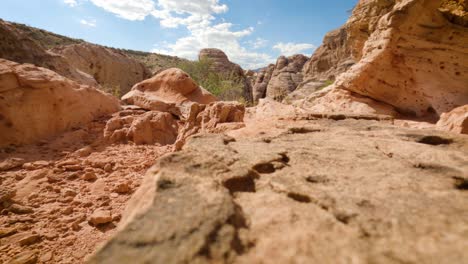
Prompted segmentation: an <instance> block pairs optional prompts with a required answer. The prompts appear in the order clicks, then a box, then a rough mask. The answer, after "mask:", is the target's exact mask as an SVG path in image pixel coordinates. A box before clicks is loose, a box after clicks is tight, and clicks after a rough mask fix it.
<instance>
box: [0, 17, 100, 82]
mask: <svg viewBox="0 0 468 264" xmlns="http://www.w3.org/2000/svg"><path fill="white" fill-rule="evenodd" d="M0 58H3V59H7V60H10V61H15V62H19V63H31V64H34V65H37V66H39V67H44V68H47V69H50V70H52V71H55V72H57V73H58V74H60V75H62V76H65V77H67V78H69V79H71V80H74V81H77V82H79V83H81V84H87V85H97V82H96V80H94V78H93V77H92V76H90V75H89V74H86V73H84V72H82V71H80V70H77V69H75V67H73V66H72V65H71V64H70V63H69V62H68V61H67V60H66V59H65V58H64V57H62V56H60V55H58V54H55V53H53V52H50V51H47V50H45V48H43V47H42V46H41V45H39V44H38V43H37V42H36V41H34V40H32V39H31V38H29V37H28V36H27V35H26V34H25V33H23V32H22V31H20V30H18V29H17V28H16V27H15V26H14V25H13V24H11V23H8V22H5V21H3V20H0Z"/></svg>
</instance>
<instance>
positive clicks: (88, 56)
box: [52, 43, 151, 95]
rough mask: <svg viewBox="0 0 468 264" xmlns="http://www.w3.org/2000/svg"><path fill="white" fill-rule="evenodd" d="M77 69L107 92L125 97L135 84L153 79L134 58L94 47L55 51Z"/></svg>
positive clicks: (86, 45)
mask: <svg viewBox="0 0 468 264" xmlns="http://www.w3.org/2000/svg"><path fill="white" fill-rule="evenodd" d="M52 51H53V52H54V53H57V54H61V55H62V56H64V57H65V58H66V59H67V60H68V62H69V63H70V64H71V65H72V66H73V67H75V68H77V69H79V70H81V71H83V72H85V73H87V74H89V75H91V76H93V77H94V79H96V81H97V82H98V83H99V84H101V85H102V86H103V89H105V90H106V91H107V92H113V93H115V94H120V95H124V94H126V93H127V92H129V91H130V89H131V88H132V87H133V85H135V84H136V83H139V82H141V81H143V80H145V79H147V78H149V77H151V73H150V71H149V70H148V69H147V68H146V67H145V66H144V65H143V64H142V63H141V62H138V61H136V60H135V59H133V58H130V57H129V56H127V55H125V54H124V53H119V52H118V51H117V50H111V49H107V48H104V47H101V46H98V45H93V44H87V43H85V44H75V45H68V46H63V47H58V48H55V49H53V50H52Z"/></svg>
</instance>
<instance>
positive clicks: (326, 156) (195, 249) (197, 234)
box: [89, 106, 468, 263]
mask: <svg viewBox="0 0 468 264" xmlns="http://www.w3.org/2000/svg"><path fill="white" fill-rule="evenodd" d="M288 107H291V106H288ZM265 121H266V122H270V123H269V124H271V120H265ZM288 122H289V121H286V120H285V121H284V122H281V121H279V120H276V119H275V120H274V123H275V124H276V125H277V126H281V125H284V126H285V129H284V132H286V131H287V133H280V134H278V135H277V136H271V134H267V135H270V138H269V140H260V139H259V138H252V137H251V136H250V135H245V136H244V137H237V138H227V137H226V136H214V135H204V136H195V137H193V138H192V139H191V140H190V141H189V142H188V143H187V144H186V145H185V146H184V148H183V150H182V151H181V152H177V153H173V154H170V155H166V156H164V157H163V158H162V159H160V160H159V161H158V163H157V165H156V166H155V167H154V168H152V169H151V170H150V171H148V173H147V175H146V176H145V179H144V182H143V183H142V185H141V188H140V189H138V190H137V192H136V193H135V195H134V196H133V197H132V199H131V201H130V203H129V204H128V206H127V210H126V213H124V215H123V218H122V221H121V225H120V227H119V231H118V233H117V234H116V235H115V236H114V237H113V238H111V239H110V241H108V242H107V243H106V244H105V245H104V246H103V247H102V248H101V249H99V250H98V252H97V253H96V254H95V255H94V256H93V257H92V258H91V260H90V262H89V263H126V262H137V263H144V262H151V261H154V260H155V259H156V260H157V261H158V262H159V261H160V262H163V263H188V262H191V263H295V262H304V263H328V262H332V263H347V262H349V261H350V260H352V261H354V262H356V263H361V262H362V263H366V262H375V263H387V262H393V261H394V260H395V259H398V260H399V261H401V262H414V263H426V262H435V263H439V262H443V263H445V262H448V263H457V262H459V260H460V259H466V258H468V255H467V254H468V252H467V251H466V250H465V249H466V245H467V238H466V234H465V230H466V228H467V227H468V219H466V218H465V217H462V216H460V212H461V211H466V210H468V204H467V203H466V194H465V193H464V190H463V189H462V188H460V187H458V186H461V185H460V183H456V181H455V180H454V178H453V176H454V175H458V176H461V175H464V174H465V173H466V172H467V171H468V164H466V162H465V161H466V159H467V158H468V156H467V155H468V153H467V152H466V151H464V150H465V149H466V147H467V146H468V140H467V138H466V137H463V136H458V135H451V134H448V133H443V132H436V131H418V130H412V129H401V128H397V127H395V126H392V125H389V124H384V123H379V122H377V121H366V120H342V121H339V122H337V121H332V120H316V121H303V122H301V123H300V124H301V128H304V129H293V130H290V129H289V130H288V129H287V128H288V127H290V126H287V124H289V123H288ZM295 125H296V126H298V125H299V123H295ZM308 127H313V128H314V129H307V128H308ZM450 142H456V144H452V143H450ZM438 144H442V145H443V147H441V146H435V145H438ZM433 168H437V169H433ZM441 212H443V213H441ZM285 234H287V235H285ZM421 241H424V242H421ZM427 241H430V242H427ZM421 243H422V244H421ZM427 243H430V245H431V246H430V247H429V246H428V245H429V244H427ZM279 249H280V250H279ZM389 252H391V253H389ZM389 254H390V255H389Z"/></svg>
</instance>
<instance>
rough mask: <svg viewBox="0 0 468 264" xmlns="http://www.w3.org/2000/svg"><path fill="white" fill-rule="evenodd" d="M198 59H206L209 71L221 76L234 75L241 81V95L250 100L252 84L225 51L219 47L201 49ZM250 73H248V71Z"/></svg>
mask: <svg viewBox="0 0 468 264" xmlns="http://www.w3.org/2000/svg"><path fill="white" fill-rule="evenodd" d="M198 59H199V60H200V61H208V62H209V63H210V64H211V65H210V66H211V71H212V72H214V73H217V74H220V75H221V76H226V77H236V78H239V79H240V81H241V82H242V83H243V85H244V88H243V96H244V98H245V99H246V100H247V101H248V102H252V86H251V85H250V82H249V80H248V78H247V76H246V75H245V73H244V70H243V69H242V68H241V67H240V66H239V65H238V64H235V63H232V62H231V61H230V60H229V58H228V56H227V55H226V53H224V51H222V50H220V49H202V50H200V52H199V54H198ZM249 74H250V73H249Z"/></svg>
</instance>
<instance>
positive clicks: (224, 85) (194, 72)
mask: <svg viewBox="0 0 468 264" xmlns="http://www.w3.org/2000/svg"><path fill="white" fill-rule="evenodd" d="M211 66H212V62H211V61H210V60H207V59H205V60H200V61H182V62H180V63H179V65H178V68H180V69H181V70H183V71H185V72H186V73H188V74H189V75H190V77H192V79H193V80H194V81H195V82H196V83H197V84H198V85H199V86H201V87H203V88H205V89H206V90H208V91H209V92H210V93H212V94H214V95H215V96H216V97H218V98H219V99H220V100H223V101H239V102H242V103H245V98H244V97H243V90H244V83H243V80H242V78H240V76H236V74H235V73H234V72H232V73H229V74H222V73H217V72H214V71H213V70H212V67H211Z"/></svg>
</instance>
